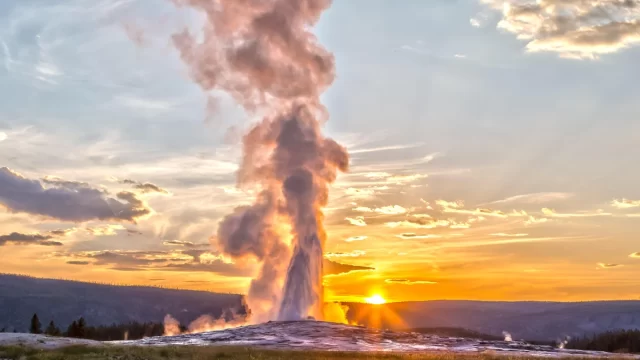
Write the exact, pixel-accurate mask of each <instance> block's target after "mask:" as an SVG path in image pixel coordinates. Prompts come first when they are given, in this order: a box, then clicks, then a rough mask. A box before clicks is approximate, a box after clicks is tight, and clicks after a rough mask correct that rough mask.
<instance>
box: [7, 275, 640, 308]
mask: <svg viewBox="0 0 640 360" xmlns="http://www.w3.org/2000/svg"><path fill="white" fill-rule="evenodd" d="M0 276H15V277H27V278H32V279H37V280H51V281H65V282H73V283H81V284H89V285H97V286H109V287H137V288H149V289H160V290H171V291H194V292H206V293H211V294H220V295H236V296H246V294H242V293H226V292H225V293H222V292H219V291H216V290H215V289H184V288H171V287H165V286H163V285H155V284H141V285H136V284H126V283H122V284H119V283H106V282H92V281H81V280H73V279H64V278H48V277H37V276H32V275H28V274H12V273H0ZM325 302H326V303H332V302H333V301H330V300H329V301H325ZM423 302H477V303H557V304H578V303H598V302H607V303H610V302H638V303H640V299H600V300H574V301H560V300H526V299H525V300H477V299H429V300H409V301H386V302H385V303H382V304H372V303H368V302H366V301H342V302H338V303H343V304H362V305H371V306H384V305H390V304H403V303H423Z"/></svg>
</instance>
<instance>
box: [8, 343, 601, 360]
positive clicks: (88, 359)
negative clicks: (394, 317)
mask: <svg viewBox="0 0 640 360" xmlns="http://www.w3.org/2000/svg"><path fill="white" fill-rule="evenodd" d="M0 359H2V360H4V359H9V360H169V359H171V360H173V359H175V360H213V359H221V360H306V359H310V360H344V359H354V360H453V359H466V360H494V359H495V360H505V359H518V360H528V359H536V360H539V359H540V358H535V357H524V356H505V355H492V354H479V355H473V354H469V355H460V354H454V353H433V352H432V353H412V354H400V353H363V352H326V351H325V352H322V351H275V350H262V349H256V348H247V347H199V346H171V347H115V346H100V347H89V346H69V347H64V348H59V349H55V350H38V349H33V348H28V347H23V346H10V347H0ZM573 359H575V358H573ZM590 360H593V359H590Z"/></svg>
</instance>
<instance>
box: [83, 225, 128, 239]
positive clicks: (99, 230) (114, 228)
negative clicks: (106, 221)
mask: <svg viewBox="0 0 640 360" xmlns="http://www.w3.org/2000/svg"><path fill="white" fill-rule="evenodd" d="M85 230H86V231H87V232H88V233H89V234H91V235H93V236H115V235H117V234H118V231H120V230H127V229H126V228H125V227H124V226H122V225H102V226H94V227H87V228H85Z"/></svg>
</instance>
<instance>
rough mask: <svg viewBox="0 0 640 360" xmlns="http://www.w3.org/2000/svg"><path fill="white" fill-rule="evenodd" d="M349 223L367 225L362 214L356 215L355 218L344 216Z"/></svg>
mask: <svg viewBox="0 0 640 360" xmlns="http://www.w3.org/2000/svg"><path fill="white" fill-rule="evenodd" d="M345 220H347V221H348V222H349V223H350V224H351V225H354V226H360V227H364V226H367V222H366V221H365V220H364V216H356V217H355V218H351V217H348V218H345Z"/></svg>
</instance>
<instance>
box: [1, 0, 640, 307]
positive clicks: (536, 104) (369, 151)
mask: <svg viewBox="0 0 640 360" xmlns="http://www.w3.org/2000/svg"><path fill="white" fill-rule="evenodd" d="M556 2H557V1H552V0H549V1H542V2H538V5H537V7H535V8H531V9H528V10H527V11H524V10H523V9H521V8H519V7H518V6H516V2H515V1H507V0H500V1H498V0H491V1H489V0H483V1H477V2H468V4H467V3H465V4H460V3H458V2H439V1H434V2H432V3H429V4H424V3H423V2H406V3H404V2H402V4H401V3H400V2H393V3H394V4H395V5H393V6H391V5H389V4H391V3H392V2H384V1H370V2H369V0H366V2H365V0H362V1H360V0H358V1H355V0H354V1H348V2H339V1H337V2H335V4H334V6H333V7H332V8H331V9H330V10H329V12H328V13H327V14H325V16H324V17H323V18H322V21H321V22H320V24H319V27H318V29H317V33H318V36H319V38H320V40H321V42H322V43H323V44H324V46H325V47H326V48H327V49H329V50H331V51H333V52H334V53H335V56H336V64H337V73H338V78H337V80H336V82H335V84H334V85H333V86H332V87H331V89H330V90H328V92H327V93H326V94H325V95H324V96H323V99H322V100H323V102H324V103H325V104H326V106H327V109H328V112H329V114H330V119H329V120H328V122H327V124H326V126H325V129H326V132H327V134H328V135H329V136H331V137H333V138H335V139H336V140H337V141H338V142H340V143H341V144H343V145H345V146H346V147H347V149H348V150H349V152H350V155H351V167H350V170H349V172H348V173H346V174H341V175H340V176H339V178H338V180H337V182H336V183H334V184H332V186H331V190H330V201H329V204H328V206H327V208H326V209H325V214H326V219H325V224H326V228H327V233H328V240H327V243H326V244H325V258H326V260H328V261H331V262H332V263H333V265H332V271H331V272H332V273H331V274H327V275H326V276H325V277H324V282H325V286H326V288H325V291H326V298H327V299H328V300H337V301H362V300H363V299H364V298H367V297H369V296H372V295H373V294H380V295H381V296H383V297H384V298H385V299H387V300H389V301H414V300H429V299H478V300H559V301H579V300H596V299H638V298H640V292H639V291H638V289H640V277H638V276H637V274H638V271H639V270H640V227H639V226H638V224H640V188H639V187H638V184H640V171H639V170H638V169H639V167H638V165H637V162H638V161H637V159H639V158H640V147H638V146H637V145H638V143H640V125H639V124H640V123H639V122H638V120H637V114H638V113H639V111H640V105H638V104H640V101H638V98H640V87H638V86H637V79H635V78H634V76H631V75H630V74H634V71H637V70H636V68H637V58H638V55H640V52H639V49H638V48H636V47H635V46H636V45H637V43H638V42H639V41H640V38H639V37H638V36H637V30H636V31H635V32H632V31H631V32H630V31H628V30H629V29H628V27H620V28H614V27H613V26H609V27H602V28H601V27H595V26H594V25H589V24H583V23H582V22H583V21H584V18H585V17H584V16H582V17H581V16H576V18H572V19H571V20H572V23H573V24H575V25H576V26H574V27H571V28H568V29H563V31H560V30H558V31H557V32H555V33H554V35H553V36H549V35H548V34H549V32H548V31H545V29H549V28H556V27H557V25H558V24H555V23H554V19H555V17H553V16H551V15H553V12H554V11H556V10H555V9H556V7H554V3H556ZM453 3H455V4H453ZM565 3H566V2H565ZM595 3H598V2H597V1H596V2H595ZM602 3H604V2H602ZM358 4H359V5H358ZM365 4H368V5H367V6H368V9H369V10H370V11H361V9H362V6H364V5H365ZM600 5H602V6H601V7H597V6H596V7H594V8H591V7H589V6H588V5H585V3H584V2H575V3H573V2H571V4H569V5H565V6H573V7H575V9H574V10H575V11H576V12H575V13H576V14H583V15H585V14H591V13H595V11H596V10H597V9H601V10H602V9H604V10H606V12H608V13H609V14H611V15H612V16H613V17H614V18H615V17H616V16H617V17H620V18H623V19H632V20H633V19H636V20H637V18H638V17H640V15H639V14H638V9H632V8H625V9H622V8H618V7H616V6H614V5H612V4H600ZM593 6H595V5H593ZM596 8H597V9H596ZM0 9H3V11H0V14H2V15H0V40H1V42H0V45H2V46H0V49H1V51H0V60H1V61H0V63H2V65H3V66H2V67H1V68H0V83H3V84H9V86H8V87H7V88H5V90H3V91H2V92H3V96H2V97H0V109H2V111H0V208H1V209H0V272H3V273H19V274H29V275H33V276H39V277H52V278H64V279H74V280H81V281H94V282H103V283H116V284H136V285H151V286H162V287H171V288H181V289H199V290H209V291H216V292H233V293H244V292H246V290H247V288H248V286H249V283H250V281H251V278H252V276H253V275H254V274H255V272H256V270H257V269H256V266H255V263H254V260H252V259H245V260H233V259H231V258H230V257H228V256H226V255H224V254H222V253H221V251H220V249H218V248H217V243H216V239H215V234H216V231H217V226H218V223H219V221H220V220H221V219H222V218H223V217H224V216H225V215H227V214H229V213H231V212H232V211H233V209H234V208H235V207H237V206H242V205H248V204H251V203H252V201H253V198H254V196H255V194H256V189H255V188H242V189H239V188H237V187H236V186H235V172H236V171H237V169H238V164H239V163H240V159H241V146H240V139H241V135H242V134H243V133H244V131H245V130H247V129H248V128H249V126H250V125H251V124H252V123H253V122H254V121H255V119H252V118H251V117H250V116H248V115H247V114H245V113H244V112H243V111H242V110H240V109H239V108H238V106H237V104H235V103H234V102H233V100H232V99H231V98H229V97H225V96H224V95H223V96H221V98H220V100H219V102H218V103H216V104H215V110H216V111H215V113H214V114H213V115H212V114H211V112H207V111H206V110H205V109H207V107H208V106H209V107H211V106H213V105H212V104H211V102H209V101H208V98H207V97H206V96H205V95H203V94H202V92H201V91H200V89H199V88H198V87H197V86H196V85H195V84H194V83H193V82H192V81H191V80H190V78H189V76H188V75H187V74H186V70H185V67H184V64H183V63H182V62H181V61H180V60H179V58H178V55H177V53H176V51H175V49H174V48H172V47H171V46H167V42H168V40H167V39H169V38H170V36H171V34H173V33H175V32H177V31H178V30H180V29H182V28H183V27H185V26H187V27H193V28H194V29H198V28H199V26H200V25H201V23H202V18H201V15H200V14H197V13H193V12H189V11H187V10H184V9H183V10H180V11H177V10H176V9H175V8H174V7H173V5H172V4H171V2H167V4H164V5H162V6H159V7H158V6H155V5H151V3H150V2H149V1H142V0H140V1H137V2H126V1H107V0H104V1H96V3H95V4H94V5H93V6H91V7H87V6H86V4H84V2H81V1H75V0H65V1H61V2H56V4H51V5H46V6H45V5H42V6H32V5H29V4H25V3H24V2H20V1H18V0H11V1H8V2H6V3H4V2H3V4H2V5H0ZM5 9H6V11H4V10H5ZM70 9H73V10H74V11H71V10H70ZM534 12H535V13H536V14H537V15H538V16H533V13H534ZM69 13H74V14H80V15H81V16H63V15H64V14H69ZM614 15H615V16H614ZM354 16H358V17H359V18H360V19H361V21H360V24H359V26H357V27H355V26H354V27H350V25H349V24H351V23H352V22H350V21H348V20H349V19H353V18H354ZM599 20H601V21H609V20H606V19H604V18H603V19H599ZM163 21H164V22H163ZM629 21H631V20H629ZM632 22H633V21H632ZM159 23H162V24H163V25H162V26H158V25H157V24H159ZM635 24H636V25H637V21H635ZM577 25H580V26H577ZM585 26H586V30H589V29H590V30H593V31H586V30H585ZM589 26H592V27H593V28H589ZM636 28H637V26H636ZM78 29H81V31H78ZM583 30H584V31H585V32H584V33H583ZM594 34H595V35H600V36H595V35H594ZM7 89H10V90H7ZM203 119H205V120H203ZM335 263H337V264H342V265H336V264H335Z"/></svg>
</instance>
